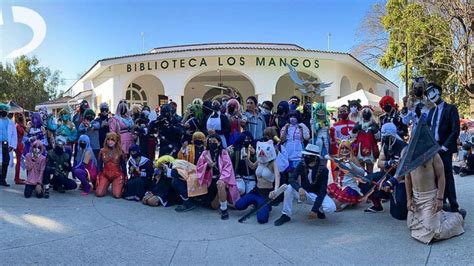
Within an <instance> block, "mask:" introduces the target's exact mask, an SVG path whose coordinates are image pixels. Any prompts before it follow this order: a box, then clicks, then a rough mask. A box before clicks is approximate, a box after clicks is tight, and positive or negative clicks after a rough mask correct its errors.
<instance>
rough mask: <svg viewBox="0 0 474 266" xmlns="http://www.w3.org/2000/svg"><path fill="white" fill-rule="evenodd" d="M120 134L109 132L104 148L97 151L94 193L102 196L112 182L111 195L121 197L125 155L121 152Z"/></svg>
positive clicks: (124, 175)
mask: <svg viewBox="0 0 474 266" xmlns="http://www.w3.org/2000/svg"><path fill="white" fill-rule="evenodd" d="M122 147H123V146H122V145H121V143H120V136H119V135H118V134H117V133H115V132H110V133H108V134H107V137H106V138H105V143H104V148H102V149H101V150H100V152H99V161H98V165H99V175H98V176H97V189H96V190H95V195H96V196H97V197H103V196H105V194H107V190H108V189H109V186H110V184H112V196H113V197H114V198H116V199H118V198H121V197H122V190H123V186H124V184H125V181H126V179H127V174H126V173H127V170H126V166H125V164H126V158H127V157H126V155H125V154H124V153H123V150H122Z"/></svg>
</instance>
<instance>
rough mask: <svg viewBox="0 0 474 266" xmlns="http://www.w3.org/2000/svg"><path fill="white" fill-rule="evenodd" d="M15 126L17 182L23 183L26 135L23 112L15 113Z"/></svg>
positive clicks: (18, 183)
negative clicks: (21, 176) (22, 162)
mask: <svg viewBox="0 0 474 266" xmlns="http://www.w3.org/2000/svg"><path fill="white" fill-rule="evenodd" d="M15 126H16V135H17V141H16V143H17V147H16V150H15V156H16V165H15V184H17V185H23V184H24V183H25V180H24V179H22V178H20V165H21V157H22V156H23V148H24V147H25V145H24V144H23V137H24V136H25V131H26V126H25V117H24V116H23V114H22V113H15Z"/></svg>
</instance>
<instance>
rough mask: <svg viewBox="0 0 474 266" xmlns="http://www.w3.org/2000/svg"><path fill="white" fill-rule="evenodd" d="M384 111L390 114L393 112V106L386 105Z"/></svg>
mask: <svg viewBox="0 0 474 266" xmlns="http://www.w3.org/2000/svg"><path fill="white" fill-rule="evenodd" d="M383 110H384V111H385V112H386V113H390V112H391V111H392V106H391V105H390V104H386V105H384V106H383Z"/></svg>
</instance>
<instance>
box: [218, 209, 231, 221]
mask: <svg viewBox="0 0 474 266" xmlns="http://www.w3.org/2000/svg"><path fill="white" fill-rule="evenodd" d="M219 211H220V213H221V219H222V220H229V212H228V211H227V209H225V210H221V209H219Z"/></svg>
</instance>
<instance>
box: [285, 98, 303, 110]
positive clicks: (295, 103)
mask: <svg viewBox="0 0 474 266" xmlns="http://www.w3.org/2000/svg"><path fill="white" fill-rule="evenodd" d="M300 103H301V100H300V98H299V97H298V96H296V95H293V96H291V97H290V99H289V100H288V104H289V107H290V111H296V109H297V108H298V107H299V106H300Z"/></svg>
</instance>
